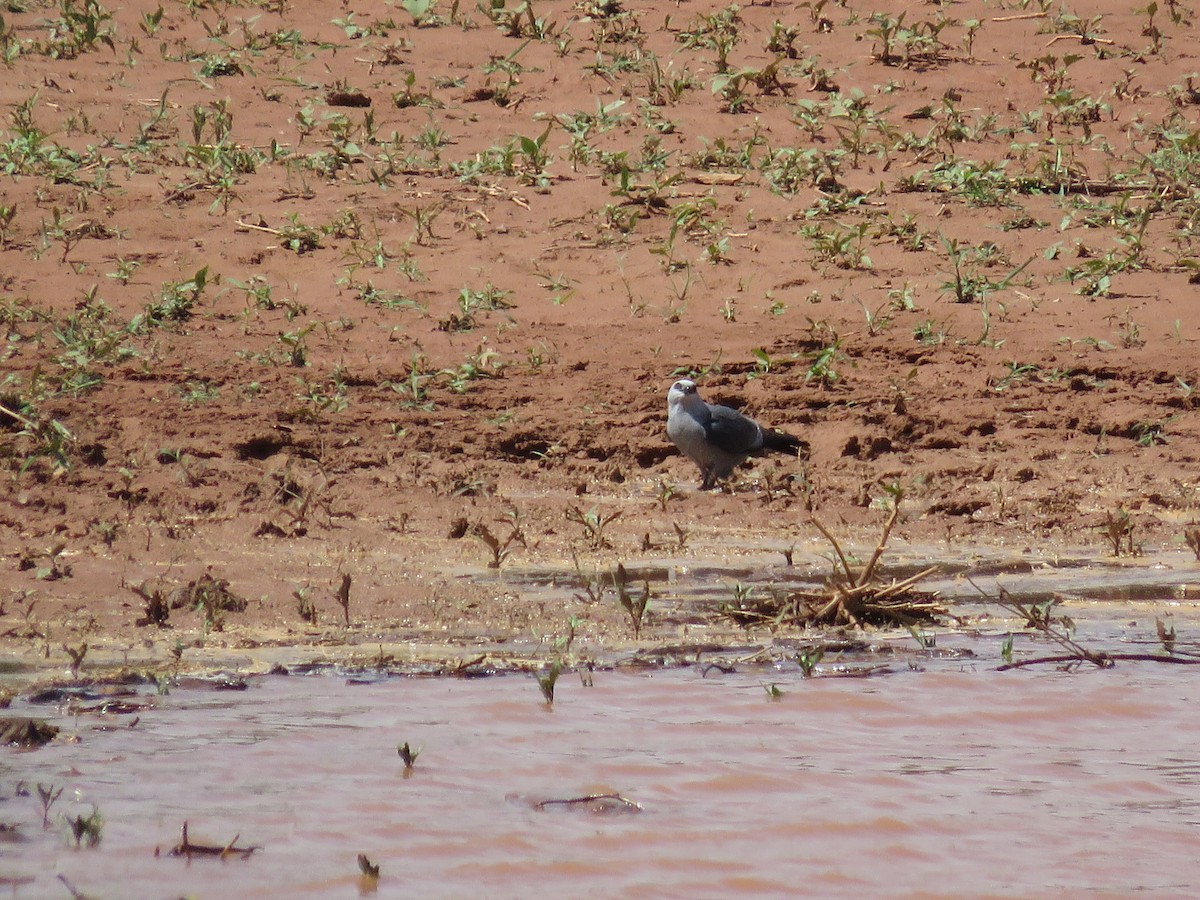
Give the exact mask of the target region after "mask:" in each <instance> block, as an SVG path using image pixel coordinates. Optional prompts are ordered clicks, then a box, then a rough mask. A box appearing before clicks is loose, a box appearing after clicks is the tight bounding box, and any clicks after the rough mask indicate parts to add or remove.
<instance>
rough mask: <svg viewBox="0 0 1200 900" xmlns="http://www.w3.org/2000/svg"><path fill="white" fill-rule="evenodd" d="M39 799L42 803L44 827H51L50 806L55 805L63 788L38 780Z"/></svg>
mask: <svg viewBox="0 0 1200 900" xmlns="http://www.w3.org/2000/svg"><path fill="white" fill-rule="evenodd" d="M37 792H38V799H39V800H40V801H41V804H42V829H43V830H45V829H48V828H49V827H50V807H52V806H54V803H55V801H56V800H58V798H59V797H61V796H62V792H63V789H62V788H59V789H58V790H55V789H54V785H52V784H49V785H46V784H42V783H41V782H38V786H37Z"/></svg>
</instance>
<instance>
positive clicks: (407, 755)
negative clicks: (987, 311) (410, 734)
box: [396, 741, 422, 772]
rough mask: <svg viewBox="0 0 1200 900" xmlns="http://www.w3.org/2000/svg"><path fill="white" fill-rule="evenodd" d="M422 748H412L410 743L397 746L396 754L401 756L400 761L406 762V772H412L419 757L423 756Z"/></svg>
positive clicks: (406, 742)
mask: <svg viewBox="0 0 1200 900" xmlns="http://www.w3.org/2000/svg"><path fill="white" fill-rule="evenodd" d="M421 749H422V748H420V747H410V746H409V744H408V741H405V742H404V743H403V744H398V745H397V746H396V752H397V753H399V754H400V759H402V760H403V761H404V770H405V771H406V772H411V771H412V768H413V766H414V765H416V763H417V757H418V756H420V755H421Z"/></svg>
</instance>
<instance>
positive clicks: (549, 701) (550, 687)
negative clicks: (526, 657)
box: [537, 660, 562, 708]
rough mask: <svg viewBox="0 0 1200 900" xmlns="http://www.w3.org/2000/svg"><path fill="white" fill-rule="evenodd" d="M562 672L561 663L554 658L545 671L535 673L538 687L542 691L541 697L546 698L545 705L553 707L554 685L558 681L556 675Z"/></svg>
mask: <svg viewBox="0 0 1200 900" xmlns="http://www.w3.org/2000/svg"><path fill="white" fill-rule="evenodd" d="M561 673H562V663H560V662H559V661H558V660H555V661H554V662H553V663H551V664H550V668H549V669H547V670H546V673H545V674H544V675H543V674H540V673H539V674H538V675H537V683H538V688H539V689H540V690H541V692H542V697H544V698H545V700H546V706H547V707H550V708H553V706H554V685H555V684H556V683H557V682H558V676H559V675H560V674H561Z"/></svg>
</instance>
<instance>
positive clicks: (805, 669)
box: [796, 644, 825, 678]
mask: <svg viewBox="0 0 1200 900" xmlns="http://www.w3.org/2000/svg"><path fill="white" fill-rule="evenodd" d="M824 655H825V647H824V646H823V645H821V644H817V645H816V646H814V647H806V648H805V649H803V650H801V651H800V652H799V653H797V654H796V663H797V665H799V666H800V674H801V675H802V676H803V677H805V678H812V676H813V672H814V671H816V668H817V663H819V662H820V661H821V658H822V657H823V656H824Z"/></svg>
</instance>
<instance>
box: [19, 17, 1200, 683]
mask: <svg viewBox="0 0 1200 900" xmlns="http://www.w3.org/2000/svg"><path fill="white" fill-rule="evenodd" d="M892 6H894V4H880V9H879V10H878V13H879V14H878V15H877V14H876V13H877V9H876V8H875V7H872V6H870V5H868V4H863V3H858V2H848V3H846V4H845V5H836V4H833V3H830V4H824V5H822V4H794V3H770V4H767V5H748V6H744V7H741V8H739V7H736V6H721V5H719V4H715V3H710V2H692V3H669V4H667V3H658V4H655V3H650V2H639V0H631V2H627V3H621V4H618V3H616V2H611V3H609V4H608V5H605V3H604V0H594V2H590V0H581V2H579V3H577V4H572V3H570V2H566V0H538V2H535V3H533V4H532V6H529V5H525V4H522V6H521V7H519V8H518V7H515V6H512V5H511V4H510V6H509V7H507V8H499V9H495V8H494V7H493V9H494V10H495V15H494V21H492V20H489V18H488V16H486V15H485V13H484V12H483V11H482V10H481V9H480V8H476V7H475V6H474V4H461V5H460V4H458V3H455V4H454V6H453V7H451V6H450V5H448V4H447V3H446V2H445V0H441V2H439V3H437V4H435V5H431V6H429V7H428V8H425V7H423V5H422V4H420V3H419V2H411V3H410V4H409V5H408V7H407V8H406V6H404V5H399V4H397V5H395V6H393V5H384V4H359V5H355V4H350V5H342V6H340V7H339V6H337V5H329V4H295V5H290V4H286V3H278V2H257V3H253V2H252V3H242V4H238V3H230V4H226V3H217V4H207V3H198V4H183V3H179V2H176V0H164V2H163V4H162V7H161V10H162V15H161V18H156V16H155V10H156V9H160V7H159V4H158V2H152V3H147V2H130V3H126V4H124V5H122V6H120V7H117V6H115V5H114V6H113V7H111V8H106V7H104V6H101V5H99V4H96V3H94V2H93V3H91V5H88V4H87V3H84V2H82V0H80V2H79V3H75V4H72V3H68V4H66V5H65V6H64V7H60V6H58V5H56V4H50V3H45V2H40V0H17V2H13V3H9V4H7V5H6V6H5V7H4V11H3V14H2V15H3V25H2V27H0V50H3V51H4V55H5V58H6V60H7V62H6V64H5V65H4V66H3V67H2V68H0V107H2V111H3V112H2V123H0V172H6V173H7V174H3V175H0V314H2V317H3V322H4V328H5V338H6V339H5V341H4V345H3V350H2V351H0V405H2V406H3V409H2V410H0V463H2V464H3V466H4V468H5V472H4V476H3V477H4V480H5V487H4V488H3V489H2V490H0V551H2V558H3V565H4V569H5V571H6V572H7V573H8V574H7V576H6V581H7V584H6V586H5V590H4V593H3V595H2V596H0V613H2V615H0V634H2V635H3V637H2V638H0V652H3V653H4V654H5V655H8V656H10V657H11V658H13V659H14V661H16V662H18V663H20V664H22V665H36V666H42V667H52V668H54V669H56V670H65V669H66V668H67V667H68V666H69V664H70V655H69V654H70V653H72V652H74V653H75V654H76V655H77V656H78V654H79V653H80V647H81V645H83V644H85V643H86V644H87V645H88V648H89V650H85V651H84V652H85V653H88V652H90V654H91V655H90V656H88V659H87V661H86V662H84V668H85V669H86V668H87V667H88V666H89V665H92V664H94V663H95V662H96V661H104V660H105V659H107V660H110V661H116V662H122V661H128V662H129V663H130V664H131V665H133V664H138V665H148V664H176V663H178V664H181V665H187V664H189V663H190V664H192V665H194V666H197V667H204V666H206V665H213V664H216V663H217V662H218V661H221V660H226V659H229V658H230V654H231V653H235V652H242V651H246V652H247V653H249V652H250V651H254V650H256V649H258V650H262V649H263V648H265V647H269V646H270V647H273V646H280V645H284V646H288V647H292V648H299V647H311V648H314V649H313V651H312V652H313V655H314V656H320V655H321V654H330V655H332V656H336V655H337V654H338V653H342V655H343V656H346V655H349V656H353V655H354V654H356V653H357V654H359V655H362V656H364V657H365V656H369V655H370V654H377V655H383V654H384V653H385V651H384V649H383V645H384V644H386V645H388V646H389V647H393V648H395V647H407V648H408V651H407V652H409V653H411V654H413V656H414V658H415V657H416V656H419V655H422V654H424V655H426V656H431V657H434V658H446V659H454V658H471V657H472V656H475V655H477V654H478V653H485V652H487V653H493V652H497V651H496V648H497V647H504V646H508V647H511V648H512V649H513V652H514V653H517V652H524V651H527V652H529V653H532V654H537V653H539V652H540V653H543V654H544V653H549V652H552V651H553V649H554V647H555V644H554V641H553V639H554V637H555V636H562V635H565V634H567V633H568V631H569V630H570V629H571V628H572V627H574V628H575V629H576V632H577V635H576V636H577V639H578V643H576V644H575V645H574V647H573V650H574V651H580V649H581V648H582V651H583V652H584V653H586V652H589V649H590V650H591V651H594V650H595V649H596V648H598V647H604V646H613V645H615V644H620V643H622V642H626V641H629V640H630V638H631V632H630V630H629V627H628V623H627V620H626V618H625V614H624V612H623V611H622V610H621V609H620V608H619V607H618V606H617V604H616V603H615V602H614V601H613V600H612V597H611V595H609V597H608V598H607V599H606V600H605V601H604V602H602V603H599V604H587V603H584V602H582V601H580V600H578V599H575V598H573V596H572V594H573V593H574V592H575V591H574V589H573V587H572V585H571V583H570V582H571V580H572V579H571V578H569V577H567V576H569V575H570V573H572V572H573V571H574V569H575V566H576V562H574V561H573V555H574V558H575V559H577V560H578V565H580V566H581V567H583V568H585V569H586V570H590V569H592V568H595V567H599V568H600V569H602V570H606V569H611V568H612V567H613V566H615V564H616V563H617V562H623V563H625V564H626V565H634V564H640V563H645V562H646V561H648V560H675V561H678V560H707V561H710V562H712V561H715V562H716V563H718V564H721V563H731V562H732V561H734V560H736V559H738V558H741V557H754V555H755V554H756V553H757V554H759V555H760V556H761V554H762V553H764V552H768V551H769V552H775V551H778V550H783V549H788V548H791V547H793V546H794V547H795V553H796V564H797V565H812V566H813V567H814V569H815V570H818V569H819V570H824V569H825V568H827V567H826V566H825V564H824V563H823V562H820V560H819V557H818V554H819V553H821V552H824V551H825V550H826V549H827V545H826V544H825V543H824V541H822V540H820V539H819V535H818V533H817V531H816V528H815V527H814V526H813V525H812V523H811V517H812V516H815V517H816V518H817V519H819V520H820V522H822V523H823V524H824V525H825V526H826V527H828V528H829V529H830V530H831V531H832V532H834V533H836V534H838V535H839V536H840V538H841V539H843V540H844V541H845V542H846V543H847V544H848V545H850V546H853V547H855V548H856V549H859V550H861V549H862V548H863V547H869V546H873V541H874V537H875V534H876V533H877V530H878V528H879V525H880V523H881V521H882V520H883V518H884V515H885V510H886V508H887V507H888V506H889V504H890V503H892V502H893V497H894V495H895V493H896V492H897V491H902V492H903V501H902V509H903V511H904V515H903V517H902V519H901V522H900V524H899V525H898V527H897V530H896V533H895V535H894V537H893V545H894V546H896V547H908V548H914V547H916V548H924V549H923V550H922V552H927V553H928V555H929V556H931V557H937V556H949V555H961V554H963V553H964V552H965V551H966V550H967V549H970V548H990V549H991V551H993V552H995V551H997V550H1003V551H1005V552H1011V553H1012V554H1013V556H1014V557H1015V556H1021V555H1024V556H1025V557H1026V558H1030V557H1032V558H1034V559H1046V560H1053V559H1054V558H1055V557H1056V555H1057V554H1059V553H1061V552H1064V551H1067V550H1072V551H1074V550H1078V549H1079V548H1084V551H1085V552H1088V553H1090V554H1092V555H1097V556H1103V555H1112V554H1113V552H1114V550H1115V549H1117V546H1116V545H1117V543H1118V542H1120V544H1121V548H1120V552H1121V553H1122V554H1130V555H1137V554H1142V555H1144V557H1145V558H1146V559H1149V558H1151V557H1153V558H1156V559H1160V558H1162V557H1163V556H1164V554H1165V555H1166V556H1167V557H1169V558H1170V559H1173V560H1181V561H1188V560H1191V558H1192V553H1191V551H1190V550H1189V549H1188V548H1187V545H1186V543H1185V540H1186V538H1185V534H1186V533H1187V531H1188V526H1189V523H1191V522H1192V521H1193V520H1194V519H1195V518H1196V517H1197V506H1198V503H1200V491H1198V487H1197V456H1196V451H1195V448H1196V446H1197V432H1198V430H1200V422H1198V419H1197V414H1196V406H1197V402H1198V398H1197V397H1196V395H1195V394H1194V393H1193V387H1194V386H1195V385H1196V380H1197V375H1198V369H1200V363H1198V362H1197V355H1196V342H1197V339H1198V338H1200V318H1198V316H1197V312H1198V309H1200V307H1198V299H1200V294H1198V289H1197V287H1196V285H1195V284H1193V283H1191V279H1190V276H1191V275H1192V274H1193V273H1195V272H1196V271H1197V231H1198V229H1200V187H1198V186H1200V129H1198V127H1197V124H1196V122H1197V118H1198V111H1200V106H1198V105H1197V104H1200V86H1198V87H1196V88H1193V73H1195V72H1196V71H1197V68H1198V64H1197V59H1196V56H1195V53H1194V50H1195V47H1196V46H1197V26H1196V24H1195V22H1194V16H1193V13H1192V11H1191V9H1190V8H1188V7H1186V6H1184V5H1180V4H1170V3H1167V4H1163V5H1162V7H1161V8H1160V9H1158V10H1157V12H1156V14H1155V15H1154V16H1153V17H1149V16H1148V14H1147V13H1145V12H1142V13H1138V14H1135V13H1132V12H1130V11H1129V10H1130V9H1131V8H1132V6H1133V4H1124V3H1122V4H1118V3H1100V4H1087V5H1086V6H1087V7H1088V9H1087V10H1082V11H1080V12H1079V14H1078V15H1071V14H1070V13H1068V12H1064V10H1063V8H1062V7H1061V6H1060V5H1059V4H1046V5H1045V8H1046V12H1045V13H1041V7H1040V6H1039V5H1038V4H1037V3H1033V4H1019V3H999V2H998V3H982V2H974V0H970V2H962V3H955V4H933V3H929V4H917V3H912V4H907V5H906V6H905V7H904V13H903V16H902V17H901V14H900V13H899V12H892V11H890V7H892ZM64 9H66V10H67V11H68V12H69V13H70V15H68V16H64ZM1039 13H1041V14H1039ZM335 16H336V18H334V17H335ZM417 19H420V20H421V26H420V27H418V26H417V24H416V20H417ZM89 29H90V31H89ZM1197 80H1200V78H1198V79H1197ZM956 270H957V272H956ZM682 374H687V375H690V376H692V377H695V378H696V379H697V381H698V382H699V383H700V386H701V391H702V393H703V394H704V395H705V397H706V399H708V400H709V401H710V402H726V403H729V404H730V405H737V406H739V407H740V408H742V409H743V410H744V411H746V412H748V413H750V414H752V415H754V416H756V417H758V418H759V419H760V420H761V421H763V422H764V423H767V424H770V425H774V426H776V427H780V428H783V429H786V430H789V431H791V432H792V433H794V434H796V435H799V436H801V437H802V438H803V439H804V440H805V441H806V442H807V443H808V445H809V447H810V453H809V455H808V457H807V458H806V459H788V458H782V459H781V458H779V457H774V458H770V459H763V460H754V461H752V462H751V464H748V465H747V466H745V467H743V468H742V469H741V470H739V472H738V473H737V474H736V476H735V478H734V479H733V481H732V483H731V484H730V485H729V486H728V487H727V489H726V490H724V491H719V492H711V493H701V492H699V491H697V489H696V488H697V481H698V476H697V472H696V471H695V469H694V467H693V466H692V465H691V464H690V463H688V462H687V460H685V459H683V458H682V457H680V456H679V455H678V454H677V453H676V452H675V451H674V449H673V448H672V447H671V446H670V444H669V443H668V442H667V440H666V437H665V433H664V422H665V412H666V407H665V396H666V390H667V388H668V386H669V385H670V383H671V381H672V380H673V379H675V378H677V377H680V375H682ZM614 514H619V515H618V516H617V517H616V518H615V519H613V520H612V521H611V522H609V523H608V524H607V525H606V526H604V528H603V534H602V535H597V534H596V533H595V532H597V531H599V530H600V528H599V526H600V523H601V522H603V520H605V519H607V518H608V517H610V516H612V515H614ZM589 522H590V525H591V527H590V528H589ZM489 536H490V539H491V540H492V541H493V542H494V543H496V545H497V546H496V547H495V548H494V549H493V548H492V547H490V546H489ZM601 538H602V539H601ZM1131 550H1132V553H1131ZM494 557H495V561H498V562H500V564H501V565H500V567H499V573H497V571H496V569H495V568H489V566H488V563H489V562H491V561H493V558H494ZM755 558H756V557H755ZM814 560H815V561H816V562H814ZM529 570H547V571H553V572H558V573H562V575H563V581H564V587H565V589H564V590H563V591H562V593H561V595H560V598H561V599H560V602H554V603H549V604H548V603H547V602H545V601H544V600H534V599H531V597H530V596H529V595H527V594H526V592H525V591H524V590H523V589H522V586H521V585H522V584H523V582H522V581H521V580H520V579H514V578H513V577H511V576H512V573H520V572H527V571H529ZM206 573H207V574H208V575H209V576H211V578H213V579H216V580H217V581H221V580H225V581H227V582H228V590H229V592H231V593H232V595H234V596H235V597H236V598H241V599H243V600H245V601H246V603H247V605H246V608H245V610H244V611H236V610H229V611H226V612H224V613H219V614H217V615H215V616H214V618H215V619H219V620H223V621H220V622H216V621H214V622H210V623H209V624H210V627H209V628H205V623H204V617H203V616H202V615H201V614H200V613H199V612H197V611H196V610H195V609H194V608H193V607H195V605H196V600H197V597H196V596H195V593H194V592H193V594H191V595H188V596H184V594H183V593H182V592H176V593H174V594H172V592H173V591H177V589H179V588H182V587H186V586H187V585H189V584H191V585H195V584H196V582H197V579H199V578H201V576H204V575H205V574H206ZM344 575H349V576H350V579H351V581H350V586H349V592H348V595H344V596H348V598H349V616H350V619H351V622H352V625H351V627H350V628H348V629H347V628H345V627H343V625H342V624H341V623H342V621H343V610H342V608H341V606H340V605H339V603H338V601H337V600H336V593H337V591H338V589H339V587H340V586H341V585H342V584H343V576H344ZM134 587H136V588H138V590H136V591H135V590H133V588H134ZM201 587H203V583H201ZM156 597H157V598H158V599H161V600H163V601H164V602H167V603H168V605H169V602H170V600H171V599H172V598H173V599H175V600H176V601H177V602H180V603H182V604H183V605H182V606H180V607H179V608H177V609H175V610H170V611H169V618H168V619H167V621H166V623H165V624H166V626H167V627H164V628H160V627H157V626H156V625H155V624H153V623H151V622H145V623H143V624H138V621H139V620H144V619H146V618H147V617H148V610H147V606H148V605H149V603H148V599H147V598H150V599H151V600H152V599H154V598H156ZM668 599H669V598H668V597H667V596H666V595H665V593H664V591H662V590H657V589H656V598H655V599H654V600H652V602H651V612H650V614H649V616H648V622H649V624H650V625H651V626H653V625H654V624H655V614H654V609H655V605H656V604H659V603H662V602H666V600H668ZM309 603H311V604H312V606H313V608H314V610H315V613H314V615H313V617H314V618H315V620H316V621H315V623H313V622H310V621H305V620H304V619H303V618H302V617H301V614H300V608H301V606H302V605H305V604H309ZM572 617H574V620H575V624H574V626H572V625H571V624H570V621H571V619H572ZM151 618H152V617H151ZM218 625H220V626H222V630H219V631H217V630H215V627H216V626H218ZM674 636H675V633H674V631H673V630H672V629H671V628H670V627H667V626H665V625H661V623H660V626H659V628H658V630H657V631H652V632H651V637H652V638H654V639H673V638H674ZM481 641H482V642H483V643H480V642H481ZM560 646H561V645H560ZM479 647H485V649H484V650H479V649H478V648H479ZM339 648H340V649H339ZM347 648H348V649H347ZM355 648H357V649H355ZM397 652H398V651H397ZM106 654H107V656H106ZM255 658H258V657H255Z"/></svg>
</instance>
